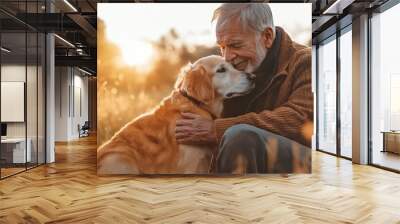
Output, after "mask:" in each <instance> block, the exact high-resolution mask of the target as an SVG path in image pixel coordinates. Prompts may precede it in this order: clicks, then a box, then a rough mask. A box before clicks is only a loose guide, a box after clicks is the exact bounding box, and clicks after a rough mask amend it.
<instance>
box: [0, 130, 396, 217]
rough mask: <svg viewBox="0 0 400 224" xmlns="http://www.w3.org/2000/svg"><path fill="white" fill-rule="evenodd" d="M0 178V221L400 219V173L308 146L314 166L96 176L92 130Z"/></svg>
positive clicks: (94, 143) (94, 144)
mask: <svg viewBox="0 0 400 224" xmlns="http://www.w3.org/2000/svg"><path fill="white" fill-rule="evenodd" d="M56 151H57V153H56V158H57V162H56V163H55V164H51V165H47V166H41V167H39V168H36V169H33V170H29V171H28V172H26V173H22V174H19V175H16V176H13V177H10V178H8V179H5V180H2V181H0V223H45V222H47V223H373V224H376V223H384V224H386V223H400V175H399V174H396V173H391V172H387V171H384V170H380V169H377V168H374V167H369V166H359V165H352V164H351V162H350V161H347V160H343V159H337V158H335V157H333V156H330V155H326V154H323V153H320V152H314V153H313V174H311V175H289V177H281V176H279V175H266V176H246V177H240V178H239V177H210V178H207V177H193V176H192V177H176V176H175V177H174V176H172V177H165V176H164V177H157V178H154V177H129V176H113V177H98V176H97V175H96V142H95V138H93V137H91V138H85V139H83V140H81V141H77V142H72V143H70V144H58V145H57V150H56Z"/></svg>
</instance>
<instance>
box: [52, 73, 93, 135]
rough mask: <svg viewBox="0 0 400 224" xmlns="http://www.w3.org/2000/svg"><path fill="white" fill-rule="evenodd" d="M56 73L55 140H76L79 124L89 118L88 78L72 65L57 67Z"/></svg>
mask: <svg viewBox="0 0 400 224" xmlns="http://www.w3.org/2000/svg"><path fill="white" fill-rule="evenodd" d="M55 73H56V83H55V85H56V88H55V89H56V91H55V123H56V125H55V128H56V131H55V140H56V141H70V140H74V139H77V138H79V133H78V124H79V125H81V126H82V125H83V124H84V123H85V121H87V120H88V78H87V77H85V76H83V75H84V74H83V73H81V72H80V71H79V70H77V69H76V68H72V67H56V72H55ZM79 107H81V108H79ZM80 110H81V111H80Z"/></svg>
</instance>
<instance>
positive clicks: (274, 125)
mask: <svg viewBox="0 0 400 224" xmlns="http://www.w3.org/2000/svg"><path fill="white" fill-rule="evenodd" d="M280 30H281V31H282V32H281V41H280V47H279V56H278V65H277V67H276V73H275V74H274V75H273V77H272V79H271V80H270V81H269V82H267V84H266V85H265V88H263V89H261V90H260V91H259V93H257V95H258V94H260V95H259V98H260V99H262V100H261V101H260V100H258V101H257V100H256V101H255V103H257V105H255V106H256V108H259V109H258V111H256V112H250V113H245V114H242V115H239V116H236V117H229V118H220V119H216V120H215V128H216V133H217V137H218V139H219V140H220V139H221V138H222V136H223V134H224V132H225V131H226V129H228V128H229V127H231V126H233V125H236V124H249V125H253V126H256V127H259V128H262V129H265V130H267V131H270V132H273V133H275V134H278V135H281V136H284V137H287V138H289V139H292V140H295V141H297V142H299V143H301V144H303V145H306V146H309V147H311V135H312V132H313V94H312V91H311V48H309V47H306V46H303V45H300V44H298V43H296V42H294V41H292V40H291V39H290V37H289V35H288V34H287V33H286V32H285V31H283V29H280Z"/></svg>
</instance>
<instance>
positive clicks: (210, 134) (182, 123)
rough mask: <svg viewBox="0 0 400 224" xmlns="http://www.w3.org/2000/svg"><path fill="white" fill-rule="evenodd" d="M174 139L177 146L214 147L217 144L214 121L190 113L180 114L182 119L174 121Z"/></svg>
mask: <svg viewBox="0 0 400 224" xmlns="http://www.w3.org/2000/svg"><path fill="white" fill-rule="evenodd" d="M175 137H176V140H177V142H178V143H179V144H188V145H206V144H207V145H210V144H211V145H216V144H217V142H218V141H217V134H216V133H215V124H214V121H213V120H211V119H207V118H203V117H201V116H199V115H197V114H192V113H182V119H179V120H177V121H176V127H175Z"/></svg>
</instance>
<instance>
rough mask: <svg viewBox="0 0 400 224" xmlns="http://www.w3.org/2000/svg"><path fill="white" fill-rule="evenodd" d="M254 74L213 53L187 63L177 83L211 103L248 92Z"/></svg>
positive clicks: (204, 101) (189, 93)
mask: <svg viewBox="0 0 400 224" xmlns="http://www.w3.org/2000/svg"><path fill="white" fill-rule="evenodd" d="M254 80H255V75H253V74H250V73H246V72H242V71H239V70H236V69H235V68H234V67H233V66H232V65H231V64H229V63H228V62H226V61H225V60H224V59H223V58H222V57H221V56H216V55H211V56H207V57H204V58H201V59H199V60H197V61H196V62H195V63H194V64H188V65H187V66H186V67H185V68H184V69H183V70H182V72H181V75H180V76H179V77H178V80H177V82H176V84H175V87H176V88H177V89H179V90H183V91H185V92H186V93H187V94H188V95H189V96H191V97H193V98H195V99H196V100H198V101H200V102H202V103H204V104H206V105H210V104H212V103H213V101H214V100H215V99H227V98H233V97H237V96H241V95H244V94H247V93H249V92H250V91H251V90H252V89H253V88H254Z"/></svg>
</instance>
